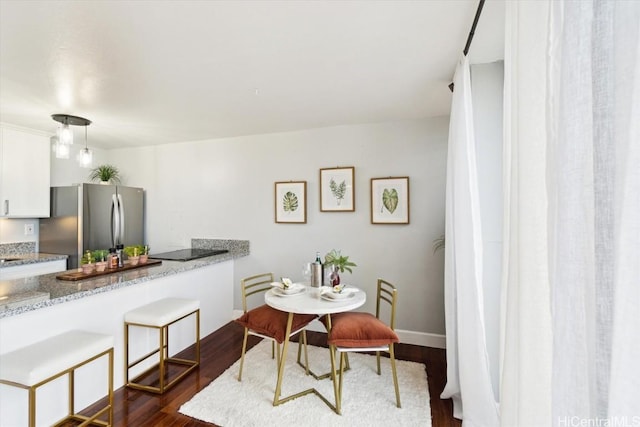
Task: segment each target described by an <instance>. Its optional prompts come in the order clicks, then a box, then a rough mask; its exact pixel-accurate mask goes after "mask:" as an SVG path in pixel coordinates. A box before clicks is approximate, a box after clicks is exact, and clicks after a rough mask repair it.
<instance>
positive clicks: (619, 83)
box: [547, 1, 640, 425]
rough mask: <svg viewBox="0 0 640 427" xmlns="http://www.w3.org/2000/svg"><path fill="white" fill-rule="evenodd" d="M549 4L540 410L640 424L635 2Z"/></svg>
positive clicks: (639, 84)
mask: <svg viewBox="0 0 640 427" xmlns="http://www.w3.org/2000/svg"><path fill="white" fill-rule="evenodd" d="M551 12H552V13H551V28H550V33H549V42H550V45H549V46H550V68H549V92H548V94H549V115H548V117H549V139H548V151H549V152H548V182H547V185H548V190H549V260H550V285H551V301H552V316H553V336H554V339H553V384H552V390H553V393H552V402H553V403H552V407H553V414H552V416H553V418H552V421H553V424H554V425H567V424H566V421H567V420H596V421H597V420H601V421H598V422H601V423H603V422H605V420H608V421H609V422H610V423H611V424H610V425H640V315H639V312H640V3H638V2H629V1H582V2H554V3H552V6H551ZM633 417H635V418H633ZM625 422H626V423H629V424H624V423H625ZM619 423H623V424H619ZM598 425H601V424H598ZM602 425H604V424H602Z"/></svg>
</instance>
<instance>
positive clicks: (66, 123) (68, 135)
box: [51, 114, 93, 168]
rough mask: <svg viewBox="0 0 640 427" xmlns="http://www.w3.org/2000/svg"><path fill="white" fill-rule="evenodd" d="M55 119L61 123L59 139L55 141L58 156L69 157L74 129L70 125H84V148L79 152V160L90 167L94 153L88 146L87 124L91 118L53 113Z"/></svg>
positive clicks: (60, 157)
mask: <svg viewBox="0 0 640 427" xmlns="http://www.w3.org/2000/svg"><path fill="white" fill-rule="evenodd" d="M51 118H52V119H53V120H55V121H56V122H59V123H60V126H59V127H58V130H57V141H56V142H55V145H54V147H55V152H56V158H58V159H68V158H69V152H70V151H71V148H70V146H71V144H73V130H72V129H71V127H70V126H84V148H83V149H82V150H80V152H79V153H78V157H77V159H78V162H79V163H80V166H82V167H87V168H88V167H90V166H91V162H92V160H93V153H92V152H91V150H89V148H88V147H87V126H89V125H90V124H91V120H88V119H85V118H84V117H78V116H71V115H69V114H53V115H52V116H51Z"/></svg>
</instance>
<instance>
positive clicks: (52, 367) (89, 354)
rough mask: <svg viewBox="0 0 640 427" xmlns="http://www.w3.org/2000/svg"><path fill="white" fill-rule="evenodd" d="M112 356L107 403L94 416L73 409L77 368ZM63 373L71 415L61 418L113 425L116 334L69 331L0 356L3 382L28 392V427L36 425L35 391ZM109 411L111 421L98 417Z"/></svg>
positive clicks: (0, 378)
mask: <svg viewBox="0 0 640 427" xmlns="http://www.w3.org/2000/svg"><path fill="white" fill-rule="evenodd" d="M105 355H108V356H109V374H108V375H109V384H108V403H107V405H106V406H104V407H103V408H101V409H100V410H98V411H97V412H96V413H95V414H94V415H93V416H91V417H88V416H85V415H80V414H78V413H76V411H75V409H74V393H75V381H74V380H75V375H74V374H75V370H76V369H78V368H79V367H81V366H83V365H86V364H88V363H90V362H93V361H94V360H96V359H98V358H100V357H103V356H105ZM63 375H69V397H68V400H69V402H68V405H69V409H68V415H67V416H66V417H65V418H63V419H62V420H60V421H58V423H57V424H58V425H59V424H62V423H63V422H66V421H80V422H82V425H100V426H112V425H113V337H112V336H111V335H104V334H96V333H93V332H87V331H68V332H65V333H63V334H60V335H57V336H54V337H51V338H48V339H46V340H43V341H39V342H36V343H34V344H31V345H29V346H26V347H23V348H20V349H17V350H14V351H12V352H9V353H6V354H3V355H0V383H2V384H6V385H9V386H14V387H19V388H22V389H26V390H28V392H29V426H30V427H34V426H35V425H36V390H37V388H38V387H40V386H42V385H44V384H46V383H48V382H50V381H53V380H55V379H56V378H59V377H61V376H63ZM105 413H106V414H108V417H109V420H108V421H102V420H99V419H98V417H100V416H102V415H103V414H105Z"/></svg>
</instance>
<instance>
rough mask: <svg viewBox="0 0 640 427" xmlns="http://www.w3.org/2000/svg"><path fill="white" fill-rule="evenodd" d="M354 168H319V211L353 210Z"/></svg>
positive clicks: (354, 208)
mask: <svg viewBox="0 0 640 427" xmlns="http://www.w3.org/2000/svg"><path fill="white" fill-rule="evenodd" d="M354 171H355V168H354V167H353V166H349V167H335V168H323V169H320V211H321V212H353V211H355V210H356V207H355V182H354V180H353V178H354Z"/></svg>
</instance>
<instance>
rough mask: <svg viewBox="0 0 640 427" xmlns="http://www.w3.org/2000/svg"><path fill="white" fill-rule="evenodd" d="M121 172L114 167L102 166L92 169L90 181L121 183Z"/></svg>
mask: <svg viewBox="0 0 640 427" xmlns="http://www.w3.org/2000/svg"><path fill="white" fill-rule="evenodd" d="M119 175H120V171H118V168H117V167H115V166H113V165H100V166H98V167H97V168H94V169H91V174H90V175H89V179H90V180H91V181H111V182H112V183H114V184H118V183H120V176H119Z"/></svg>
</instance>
